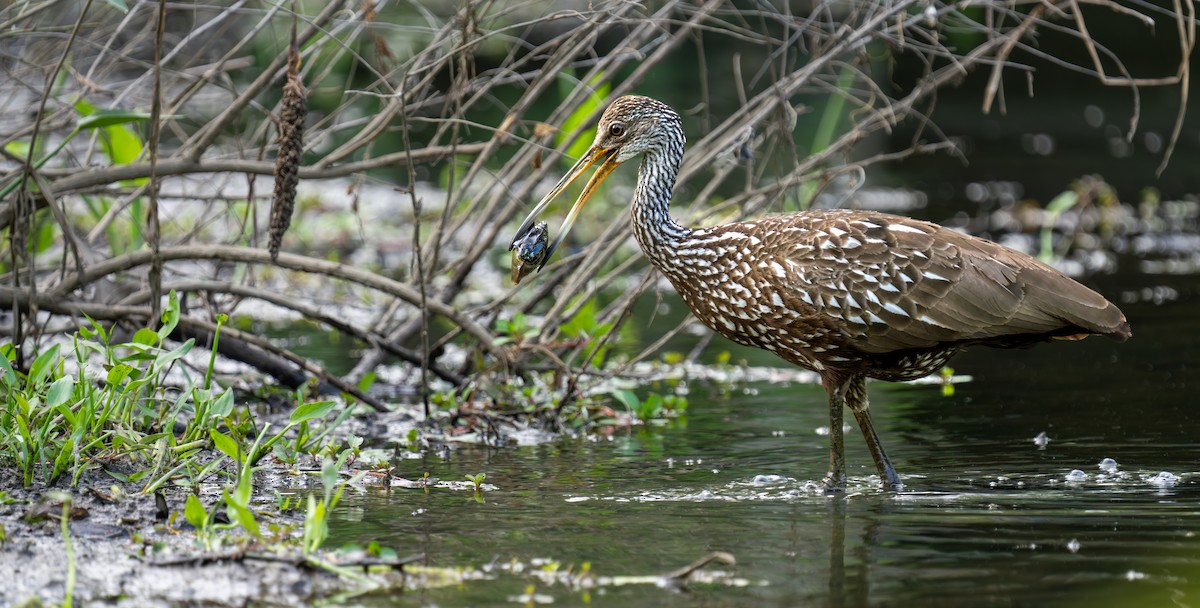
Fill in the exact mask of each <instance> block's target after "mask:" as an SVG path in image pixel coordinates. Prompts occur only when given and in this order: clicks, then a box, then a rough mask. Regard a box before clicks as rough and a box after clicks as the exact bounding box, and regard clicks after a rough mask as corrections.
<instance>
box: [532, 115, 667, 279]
mask: <svg viewBox="0 0 1200 608" xmlns="http://www.w3.org/2000/svg"><path fill="white" fill-rule="evenodd" d="M682 133H683V129H682V126H681V121H680V119H679V115H678V114H676V113H675V110H672V109H671V107H670V106H668V105H667V104H665V103H662V102H661V101H658V100H656V99H651V98H649V97H642V96H640V95H626V96H624V97H619V98H617V100H616V101H613V102H612V104H610V105H609V106H608V108H607V109H606V110H604V115H603V116H601V117H600V122H599V124H598V125H597V126H596V138H595V139H594V140H592V145H591V147H589V148H588V149H587V152H584V154H583V156H582V157H580V158H579V161H578V162H576V163H575V166H573V167H571V169H570V170H569V171H567V173H566V175H564V176H563V177H562V179H560V180H558V183H557V184H555V186H554V188H552V189H551V190H550V192H549V193H548V194H546V196H545V197H544V198H542V200H541V201H540V202H538V204H537V205H536V206H534V208H533V210H532V211H530V212H529V215H528V216H527V217H526V218H525V221H524V222H522V223H521V227H520V228H518V229H517V234H516V236H514V237H513V242H512V244H511V245H509V247H508V248H509V250H512V248H513V247H514V246H516V244H517V242H518V241H520V240H521V238H522V237H524V236H525V235H526V233H528V232H529V231H530V230H531V229H532V228H533V226H534V223H535V222H536V220H537V216H538V215H539V214H541V213H542V211H544V210H545V209H546V207H548V206H549V205H550V203H551V202H552V201H553V200H554V199H555V198H557V197H558V195H560V194H562V193H563V191H565V190H566V189H567V187H569V186H570V185H571V184H572V183H573V182H574V181H575V180H576V179H578V178H579V176H580V175H583V173H584V172H585V171H587V169H588V168H590V167H591V166H592V165H595V164H597V163H599V165H600V166H599V167H598V168H597V169H596V172H595V173H593V174H592V177H591V179H589V180H588V182H587V185H585V186H584V187H583V192H582V193H580V195H579V198H578V199H576V201H575V205H574V206H572V207H571V211H570V213H568V214H567V219H566V220H564V221H563V225H562V228H561V229H560V230H559V234H558V238H556V239H555V240H554V243H553V244H552V245H550V248H549V250H547V251H546V254H545V257H544V258H543V259H542V262H541V264H539V265H538V267H537V270H541V269H542V266H545V264H546V261H547V260H549V259H550V256H552V255H554V251H555V250H556V249H558V245H559V244H560V243H562V241H563V239H564V238H566V236H567V233H568V232H570V231H571V226H572V225H574V224H575V218H577V217H578V216H579V211H580V209H583V205H584V203H586V202H587V201H588V199H589V198H591V196H592V194H593V193H595V191H596V189H597V188H598V187H599V186H600V183H601V182H603V181H604V179H605V178H607V177H608V176H609V174H610V173H612V172H613V170H614V169H616V168H617V167H618V166H620V164H621V163H623V162H625V161H627V160H630V159H632V158H634V157H635V156H637V155H639V154H641V153H643V152H653V151H657V150H662V149H665V148H667V147H669V146H672V145H678V146H679V147H680V150H679V152H680V153H681V154H682V146H683V141H682ZM673 136H675V137H673ZM522 274H524V273H522ZM514 276H515V275H514Z"/></svg>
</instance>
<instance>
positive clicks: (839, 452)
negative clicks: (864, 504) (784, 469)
mask: <svg viewBox="0 0 1200 608" xmlns="http://www.w3.org/2000/svg"><path fill="white" fill-rule="evenodd" d="M826 390H827V391H828V393H829V472H828V473H826V474H825V479H822V480H821V485H823V486H825V489H826V490H828V491H830V492H841V491H843V490H845V489H846V451H845V443H844V442H843V439H842V407H843V406H844V404H845V397H844V394H843V391H842V390H841V387H834V386H827V387H826Z"/></svg>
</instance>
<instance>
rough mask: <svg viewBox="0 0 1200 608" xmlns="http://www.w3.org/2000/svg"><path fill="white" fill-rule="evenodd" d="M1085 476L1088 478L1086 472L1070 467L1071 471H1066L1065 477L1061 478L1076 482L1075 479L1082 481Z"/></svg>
mask: <svg viewBox="0 0 1200 608" xmlns="http://www.w3.org/2000/svg"><path fill="white" fill-rule="evenodd" d="M1087 478H1088V476H1087V473H1084V472H1083V471H1080V470H1079V469H1071V472H1070V473H1067V475H1066V477H1064V478H1063V479H1065V480H1066V481H1076V482H1077V481H1084V480H1086V479H1087Z"/></svg>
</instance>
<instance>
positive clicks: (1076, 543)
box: [1067, 538, 1080, 553]
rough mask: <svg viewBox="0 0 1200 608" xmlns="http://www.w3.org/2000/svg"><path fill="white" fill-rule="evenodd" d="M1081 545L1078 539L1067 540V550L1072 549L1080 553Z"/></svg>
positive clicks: (1071, 550)
mask: <svg viewBox="0 0 1200 608" xmlns="http://www.w3.org/2000/svg"><path fill="white" fill-rule="evenodd" d="M1079 547H1080V544H1079V541H1078V540H1075V539H1074V538H1072V539H1071V540H1069V541H1067V551H1070V552H1071V553H1079Z"/></svg>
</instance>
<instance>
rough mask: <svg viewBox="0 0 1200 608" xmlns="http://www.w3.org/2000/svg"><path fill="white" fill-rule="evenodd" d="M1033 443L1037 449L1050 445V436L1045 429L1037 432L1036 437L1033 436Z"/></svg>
mask: <svg viewBox="0 0 1200 608" xmlns="http://www.w3.org/2000/svg"><path fill="white" fill-rule="evenodd" d="M1033 445H1036V446H1037V447H1038V449H1039V450H1044V449H1046V446H1047V445H1050V436H1049V435H1047V434H1046V431H1042V432H1040V433H1038V434H1037V437H1034V438H1033Z"/></svg>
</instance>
